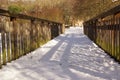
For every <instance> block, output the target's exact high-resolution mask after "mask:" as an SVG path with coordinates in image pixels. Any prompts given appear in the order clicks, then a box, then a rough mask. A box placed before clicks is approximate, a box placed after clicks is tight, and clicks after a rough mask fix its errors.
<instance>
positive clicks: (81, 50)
mask: <svg viewBox="0 0 120 80" xmlns="http://www.w3.org/2000/svg"><path fill="white" fill-rule="evenodd" d="M119 76H120V65H119V64H118V63H117V62H115V61H114V60H113V59H111V58H110V57H109V56H108V55H107V54H106V53H105V52H104V51H103V50H102V49H100V48H99V47H98V46H97V45H96V44H95V43H93V42H92V41H91V40H89V39H88V37H87V36H85V35H84V34H83V29H82V28H80V27H71V28H69V29H66V32H65V34H61V35H60V36H58V37H57V38H55V39H53V40H51V41H49V42H48V43H46V44H45V45H43V46H42V47H40V48H38V49H36V50H35V51H33V52H31V53H29V54H27V55H26V56H23V57H21V58H19V59H17V60H16V61H12V62H11V63H7V65H6V66H3V68H2V69H1V70H0V80H120V78H119Z"/></svg>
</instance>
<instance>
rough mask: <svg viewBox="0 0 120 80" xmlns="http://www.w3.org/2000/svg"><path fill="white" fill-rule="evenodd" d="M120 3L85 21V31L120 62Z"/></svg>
mask: <svg viewBox="0 0 120 80" xmlns="http://www.w3.org/2000/svg"><path fill="white" fill-rule="evenodd" d="M119 12H120V5H119V6H117V7H115V8H113V9H111V10H109V11H107V12H105V13H103V14H101V15H99V16H97V17H95V18H93V19H91V20H89V21H86V22H84V33H85V34H86V35H87V36H88V37H89V38H90V39H91V40H92V41H94V42H95V43H96V44H97V45H99V46H100V47H101V48H102V49H104V50H105V51H106V53H108V54H109V55H110V56H111V57H113V58H114V59H115V60H117V61H118V62H120V16H119V15H120V13H119Z"/></svg>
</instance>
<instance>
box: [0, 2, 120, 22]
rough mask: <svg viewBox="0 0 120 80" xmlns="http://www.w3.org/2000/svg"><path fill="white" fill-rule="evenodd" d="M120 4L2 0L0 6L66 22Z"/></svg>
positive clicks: (89, 15) (89, 16) (88, 16)
mask: <svg viewBox="0 0 120 80" xmlns="http://www.w3.org/2000/svg"><path fill="white" fill-rule="evenodd" d="M119 4H120V0H92V1H91V0H0V8H2V9H5V10H9V12H10V13H14V14H18V13H21V14H25V15H30V16H33V17H39V18H42V19H47V20H52V21H57V22H62V23H65V24H72V23H73V22H75V21H77V20H83V21H86V20H89V19H91V18H93V17H95V16H97V15H99V14H101V13H103V12H105V11H107V10H109V9H111V8H113V7H115V6H117V5H119Z"/></svg>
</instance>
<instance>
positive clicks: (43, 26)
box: [0, 9, 64, 67]
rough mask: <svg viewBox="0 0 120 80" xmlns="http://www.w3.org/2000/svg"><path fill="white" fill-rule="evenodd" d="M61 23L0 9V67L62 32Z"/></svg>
mask: <svg viewBox="0 0 120 80" xmlns="http://www.w3.org/2000/svg"><path fill="white" fill-rule="evenodd" d="M63 30H64V27H62V24H61V23H57V22H53V21H48V20H43V19H39V18H35V17H31V16H27V15H22V14H16V15H11V14H9V12H8V11H5V10H1V9H0V67H2V65H5V64H6V63H7V62H10V61H12V60H15V59H18V58H19V57H21V56H23V55H26V54H27V53H29V52H31V51H33V50H35V49H36V48H38V47H40V46H41V45H42V44H44V43H46V42H47V41H49V40H51V39H53V38H55V37H57V36H58V35H59V34H61V33H63Z"/></svg>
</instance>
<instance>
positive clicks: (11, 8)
mask: <svg viewBox="0 0 120 80" xmlns="http://www.w3.org/2000/svg"><path fill="white" fill-rule="evenodd" d="M8 11H9V12H10V13H11V14H18V13H20V12H22V7H19V6H16V5H10V6H9V7H8Z"/></svg>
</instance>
